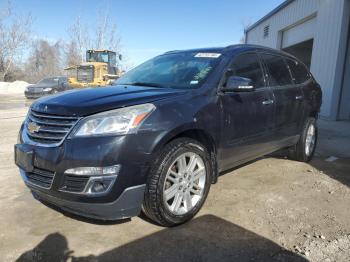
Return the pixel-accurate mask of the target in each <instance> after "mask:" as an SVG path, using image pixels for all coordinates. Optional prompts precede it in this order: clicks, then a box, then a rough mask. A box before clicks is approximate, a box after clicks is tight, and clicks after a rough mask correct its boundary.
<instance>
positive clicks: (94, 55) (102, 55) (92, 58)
mask: <svg viewBox="0 0 350 262" xmlns="http://www.w3.org/2000/svg"><path fill="white" fill-rule="evenodd" d="M87 62H104V63H108V53H107V52H91V53H88V57H87Z"/></svg>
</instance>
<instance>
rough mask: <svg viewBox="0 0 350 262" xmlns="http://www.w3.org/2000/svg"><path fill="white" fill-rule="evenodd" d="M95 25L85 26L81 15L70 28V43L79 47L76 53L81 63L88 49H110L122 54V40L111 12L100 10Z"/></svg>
mask: <svg viewBox="0 0 350 262" xmlns="http://www.w3.org/2000/svg"><path fill="white" fill-rule="evenodd" d="M104 10H108V8H105V9H104ZM94 25H95V26H89V25H87V24H84V23H83V22H82V19H81V16H80V15H79V16H77V18H76V19H75V21H74V22H73V24H72V25H71V26H70V27H69V28H68V33H69V36H70V43H75V45H76V46H77V49H76V52H77V51H78V52H79V56H80V60H81V62H82V61H84V58H85V52H86V50H88V49H102V50H104V49H108V50H112V51H115V52H117V53H120V42H121V40H120V39H121V38H120V36H119V34H118V30H117V25H116V24H115V23H113V22H112V20H111V18H110V15H109V12H108V11H103V10H99V11H98V12H97V19H96V21H95V23H94ZM71 55H73V54H72V53H71ZM68 60H69V59H67V61H68Z"/></svg>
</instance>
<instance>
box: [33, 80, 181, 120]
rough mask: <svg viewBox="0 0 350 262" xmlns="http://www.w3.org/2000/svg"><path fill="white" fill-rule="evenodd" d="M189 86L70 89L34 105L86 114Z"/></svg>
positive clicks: (149, 99) (69, 113)
mask: <svg viewBox="0 0 350 262" xmlns="http://www.w3.org/2000/svg"><path fill="white" fill-rule="evenodd" d="M185 92H187V91H186V90H179V89H171V88H154V87H144V86H113V87H98V88H86V89H81V90H70V91H66V92H63V93H60V94H57V95H52V96H48V97H43V98H40V99H38V100H37V101H36V102H35V103H34V104H33V105H32V108H33V109H34V110H37V111H41V112H47V113H49V114H57V115H67V116H87V115H91V114H95V113H99V112H103V111H107V110H112V109H116V108H120V107H125V106H130V105H137V104H142V103H150V102H154V101H156V100H160V99H164V98H168V97H172V96H176V95H180V94H183V93H185Z"/></svg>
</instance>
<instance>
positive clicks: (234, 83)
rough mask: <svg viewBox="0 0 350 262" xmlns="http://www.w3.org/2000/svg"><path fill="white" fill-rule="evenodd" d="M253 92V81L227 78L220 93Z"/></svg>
mask: <svg viewBox="0 0 350 262" xmlns="http://www.w3.org/2000/svg"><path fill="white" fill-rule="evenodd" d="M254 90H255V87H254V85H253V81H252V80H251V79H249V78H244V77H239V76H229V77H228V78H227V82H226V86H225V87H223V88H221V91H222V92H252V91H254Z"/></svg>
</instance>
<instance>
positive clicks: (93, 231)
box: [0, 95, 350, 261]
mask: <svg viewBox="0 0 350 262" xmlns="http://www.w3.org/2000/svg"><path fill="white" fill-rule="evenodd" d="M29 104H30V102H27V101H26V100H25V99H23V98H21V97H19V96H18V97H16V96H3V95H2V96H1V97H0V170H1V174H0V189H1V194H0V210H1V216H0V261H15V260H18V261H350V189H349V186H350V122H326V121H319V127H320V128H319V129H320V130H319V132H320V136H319V143H318V148H317V153H316V157H315V159H314V160H313V161H311V163H309V164H305V163H299V162H295V161H291V160H288V159H286V158H284V157H283V154H276V155H274V156H267V157H265V158H262V159H259V160H257V161H254V162H252V163H250V164H248V165H244V166H242V167H240V168H237V169H235V170H231V171H230V172H226V173H224V174H222V175H221V176H220V178H219V182H218V184H215V185H213V186H212V188H211V191H210V193H209V197H208V199H207V201H206V203H205V205H204V207H203V209H202V210H201V211H200V213H199V214H198V215H197V216H196V217H195V218H194V219H193V220H192V221H191V222H189V223H187V224H185V225H182V226H179V227H176V228H170V229H168V228H162V227H159V226H157V225H154V224H152V223H150V222H149V221H147V219H145V218H144V217H135V218H132V219H129V220H125V221H119V222H114V223H99V222H97V221H90V220H86V219H82V218H79V217H76V216H71V215H68V214H63V213H61V212H59V211H58V210H54V209H51V208H49V207H47V206H45V205H43V204H41V203H39V202H38V201H36V200H34V199H33V197H32V196H31V194H30V192H29V190H28V189H27V188H26V187H25V185H24V183H23V182H22V180H21V178H20V176H19V172H18V169H17V168H16V166H15V165H14V162H13V145H14V144H15V143H16V140H17V132H18V129H19V127H20V124H21V122H22V121H23V119H24V116H25V114H26V111H27V110H28V105H29ZM330 156H333V157H331V158H330Z"/></svg>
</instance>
